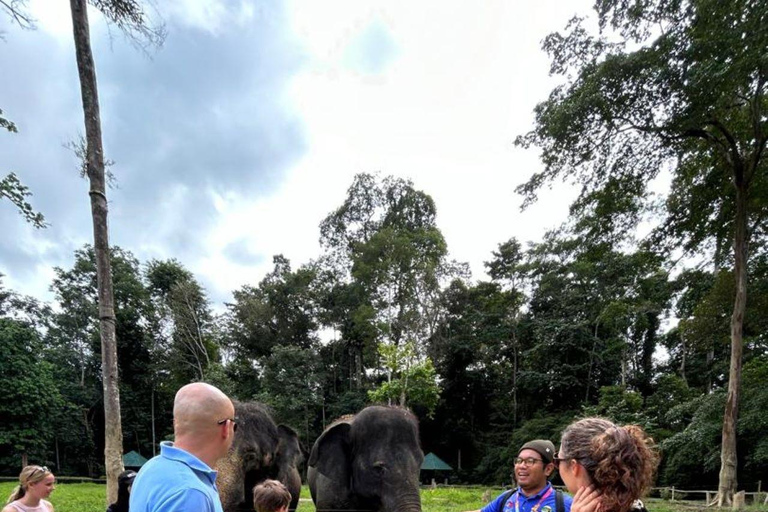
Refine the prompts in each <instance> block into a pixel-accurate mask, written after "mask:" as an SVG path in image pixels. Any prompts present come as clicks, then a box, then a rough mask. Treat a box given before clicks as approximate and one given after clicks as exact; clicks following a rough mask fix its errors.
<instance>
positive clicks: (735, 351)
mask: <svg viewBox="0 0 768 512" xmlns="http://www.w3.org/2000/svg"><path fill="white" fill-rule="evenodd" d="M734 183H735V185H736V218H735V221H736V222H735V230H734V231H735V233H734V239H733V251H734V273H735V277H736V299H735V301H734V303H733V316H731V366H730V372H729V374H728V398H727V399H726V402H725V414H724V415H723V446H722V450H721V452H720V482H719V485H718V489H717V491H718V494H717V505H718V506H720V507H722V506H726V505H730V504H731V503H732V500H733V494H734V493H735V492H736V485H737V479H736V468H737V463H738V459H737V456H736V421H737V420H738V417H739V395H740V392H741V356H742V351H743V349H744V342H743V338H742V329H743V326H744V312H745V311H746V309H747V237H748V234H747V187H746V185H745V183H744V176H743V172H738V170H737V172H736V175H735V178H734Z"/></svg>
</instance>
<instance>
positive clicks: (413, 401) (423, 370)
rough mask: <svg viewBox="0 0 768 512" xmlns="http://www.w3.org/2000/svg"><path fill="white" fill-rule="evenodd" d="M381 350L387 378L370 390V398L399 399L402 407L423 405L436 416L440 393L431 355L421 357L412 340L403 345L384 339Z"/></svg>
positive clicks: (373, 399) (380, 346)
mask: <svg viewBox="0 0 768 512" xmlns="http://www.w3.org/2000/svg"><path fill="white" fill-rule="evenodd" d="M379 354H380V355H381V359H382V360H383V365H384V369H385V371H386V373H387V380H386V381H385V382H382V383H381V384H380V385H379V386H378V388H375V389H372V390H370V391H368V398H370V399H371V401H373V402H382V403H383V402H386V403H387V404H389V405H392V404H393V403H396V404H397V405H399V406H400V407H407V406H409V405H411V406H413V405H419V406H421V407H424V408H425V409H426V410H427V411H428V415H429V416H432V415H433V414H434V412H435V407H436V406H437V401H438V398H439V397H440V390H439V389H438V387H437V382H435V367H434V365H433V364H432V360H431V359H430V358H429V357H426V358H423V359H420V358H419V356H418V354H417V352H416V347H415V344H414V343H413V342H412V341H407V342H405V343H403V344H402V345H387V344H385V343H381V344H379Z"/></svg>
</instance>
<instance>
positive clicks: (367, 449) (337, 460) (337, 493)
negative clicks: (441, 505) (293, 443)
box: [308, 406, 424, 512]
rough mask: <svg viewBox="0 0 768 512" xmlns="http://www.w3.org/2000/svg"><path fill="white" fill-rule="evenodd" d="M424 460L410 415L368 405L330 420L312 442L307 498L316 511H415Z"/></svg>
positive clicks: (417, 504)
mask: <svg viewBox="0 0 768 512" xmlns="http://www.w3.org/2000/svg"><path fill="white" fill-rule="evenodd" d="M423 460H424V455H423V453H422V452H421V447H420V445H419V429H418V421H417V420H416V417H415V416H413V414H411V413H410V412H409V411H407V410H406V409H402V408H398V407H383V406H372V407H367V408H365V409H363V410H362V411H361V412H360V413H358V414H357V415H356V416H354V417H352V418H347V419H343V420H340V421H337V422H336V423H334V424H332V425H331V426H330V427H328V428H327V429H326V430H325V432H323V434H322V435H321V436H320V438H319V439H318V440H317V441H316V442H315V444H314V446H313V447H312V452H311V454H310V457H309V471H308V479H309V487H310V491H311V493H312V499H313V500H314V502H315V506H316V508H317V510H318V512H322V511H323V510H372V511H382V512H394V511H404V512H418V511H420V510H421V500H420V497H419V470H420V468H421V463H422V462H423Z"/></svg>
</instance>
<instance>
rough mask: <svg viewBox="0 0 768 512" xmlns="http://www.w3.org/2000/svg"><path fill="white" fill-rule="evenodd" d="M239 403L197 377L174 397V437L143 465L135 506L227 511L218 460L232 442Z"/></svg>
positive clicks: (146, 511) (144, 511)
mask: <svg viewBox="0 0 768 512" xmlns="http://www.w3.org/2000/svg"><path fill="white" fill-rule="evenodd" d="M236 429H237V423H236V422H235V407H234V405H232V401H231V400H230V399H229V398H227V395H225V394H224V393H222V392H221V391H220V390H219V389H218V388H215V387H213V386H211V385H210V384H205V383H203V382H195V383H193V384H187V385H186V386H184V387H182V388H181V389H179V391H178V392H177V393H176V399H175V400H174V401H173V433H174V437H175V441H174V442H173V443H171V442H169V441H163V442H162V443H160V455H158V456H156V457H153V458H152V459H151V460H150V461H149V462H147V463H146V464H144V466H143V467H142V468H141V470H140V471H139V474H138V475H137V476H136V480H135V481H134V483H133V490H132V491H131V500H130V510H131V512H222V509H221V500H220V499H219V491H218V490H217V489H216V471H214V470H213V469H212V468H213V467H214V466H215V464H216V461H218V460H219V459H220V458H222V457H224V455H226V454H227V451H228V450H229V447H230V446H232V441H233V440H234V436H235V430H236Z"/></svg>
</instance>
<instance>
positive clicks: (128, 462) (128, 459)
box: [123, 450, 147, 468]
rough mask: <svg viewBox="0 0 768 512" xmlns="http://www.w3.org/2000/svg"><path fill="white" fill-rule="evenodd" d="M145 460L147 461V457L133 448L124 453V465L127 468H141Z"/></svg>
mask: <svg viewBox="0 0 768 512" xmlns="http://www.w3.org/2000/svg"><path fill="white" fill-rule="evenodd" d="M145 462H147V459H145V458H144V457H142V456H141V455H140V454H139V453H138V452H136V451H133V450H132V451H130V452H128V453H126V454H125V455H123V466H125V467H126V468H140V467H141V466H143V465H144V463H145Z"/></svg>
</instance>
